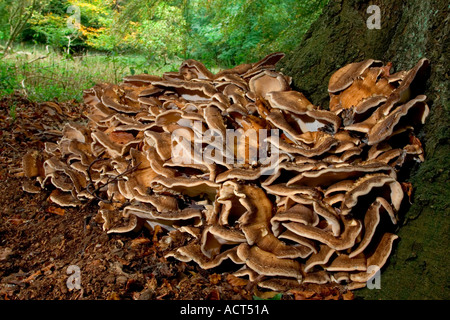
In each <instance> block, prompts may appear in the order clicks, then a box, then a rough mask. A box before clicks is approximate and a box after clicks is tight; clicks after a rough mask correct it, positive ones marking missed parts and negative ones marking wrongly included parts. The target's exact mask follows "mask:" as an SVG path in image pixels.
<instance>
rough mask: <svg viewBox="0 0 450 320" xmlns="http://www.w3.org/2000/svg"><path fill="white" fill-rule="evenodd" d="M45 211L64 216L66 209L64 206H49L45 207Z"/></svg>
mask: <svg viewBox="0 0 450 320" xmlns="http://www.w3.org/2000/svg"><path fill="white" fill-rule="evenodd" d="M45 211H46V212H48V213H54V214H57V215H59V216H63V215H64V213H65V210H64V209H63V208H58V207H48V208H47V209H45Z"/></svg>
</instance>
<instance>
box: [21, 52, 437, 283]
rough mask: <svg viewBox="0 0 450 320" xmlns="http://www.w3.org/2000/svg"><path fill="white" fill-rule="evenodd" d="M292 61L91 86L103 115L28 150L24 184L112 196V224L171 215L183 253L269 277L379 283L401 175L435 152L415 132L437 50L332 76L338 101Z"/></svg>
mask: <svg viewBox="0 0 450 320" xmlns="http://www.w3.org/2000/svg"><path fill="white" fill-rule="evenodd" d="M283 56H284V54H282V53H274V54H271V55H269V56H267V57H265V58H264V59H262V60H261V61H259V62H256V63H248V64H243V65H239V66H237V67H234V68H232V69H228V70H222V71H220V72H218V73H217V74H213V73H212V72H211V71H209V70H208V69H207V68H206V67H205V66H204V65H203V64H202V63H201V62H198V61H195V60H187V61H185V62H183V63H182V65H181V67H180V68H179V70H178V71H177V72H168V73H165V74H163V75H162V76H151V75H133V76H128V77H125V78H124V79H123V82H122V83H120V84H97V85H96V86H94V87H93V88H92V89H89V90H86V91H85V92H84V99H85V103H86V104H87V105H88V106H89V112H88V119H89V121H88V123H87V124H82V125H80V124H73V123H68V124H67V125H66V127H65V128H64V130H63V131H62V137H61V139H60V140H59V141H58V142H57V143H47V144H46V145H45V152H44V153H43V154H40V153H38V152H37V151H31V152H29V153H27V154H26V155H25V157H24V158H23V169H24V172H25V175H26V177H27V178H28V180H27V182H26V183H25V184H24V190H25V191H28V192H38V190H39V188H49V189H53V192H52V193H51V196H50V200H51V201H53V202H55V203H56V204H58V205H61V206H79V205H80V204H82V203H85V202H87V201H96V202H98V204H99V210H98V212H99V213H98V214H99V219H98V221H101V222H102V223H103V229H104V230H105V231H106V232H108V233H114V232H131V231H135V230H138V229H139V228H142V227H144V226H145V227H148V228H155V227H156V226H159V227H161V228H162V229H164V230H166V235H165V236H164V237H163V239H162V240H161V241H164V242H165V243H166V244H167V245H166V246H165V248H166V250H167V252H166V257H167V258H169V257H170V258H175V259H178V260H180V261H185V262H187V261H193V263H197V264H198V265H199V266H200V267H201V268H205V269H208V268H214V267H217V266H219V265H220V264H222V263H223V261H225V260H229V262H230V263H226V264H224V266H227V267H229V268H230V270H229V271H230V272H234V275H235V276H239V277H249V278H250V280H251V281H257V282H258V285H259V286H261V287H264V288H272V289H276V290H288V289H290V288H291V289H292V288H297V287H299V286H302V285H304V284H308V283H315V284H330V283H334V284H335V285H342V286H346V287H347V288H349V289H353V288H360V287H364V286H365V282H366V281H367V280H368V279H370V278H371V277H372V276H373V268H371V266H376V267H377V268H381V267H383V265H384V264H385V263H386V262H387V260H388V257H389V255H390V253H391V251H392V248H393V243H394V240H395V239H396V238H397V236H396V235H395V230H396V225H397V223H398V221H399V212H401V211H400V210H401V208H402V203H403V201H404V191H403V189H402V185H401V181H399V180H398V179H399V177H400V176H402V177H403V176H405V175H400V174H399V172H400V171H401V170H408V163H409V162H411V161H418V162H421V161H423V160H424V157H423V149H422V146H421V144H420V141H419V140H418V139H417V137H416V136H415V130H416V129H417V126H418V125H421V124H423V123H424V121H425V119H426V117H427V115H428V113H429V108H428V106H427V104H426V97H425V96H424V95H423V94H422V92H421V90H420V89H421V88H422V87H423V85H422V84H423V81H424V74H425V71H426V68H427V67H428V66H429V61H428V60H427V59H422V60H420V61H419V62H418V64H417V65H416V66H415V67H414V68H412V69H411V70H409V71H400V72H397V73H395V74H391V73H390V69H391V66H392V65H391V63H388V64H386V65H384V64H383V62H381V61H376V60H372V59H371V60H366V61H362V62H356V63H351V64H349V65H347V66H345V67H343V68H341V69H339V70H337V71H336V73H334V74H333V75H332V76H331V78H330V82H329V88H328V92H329V95H330V108H329V110H325V109H323V108H321V107H320V106H314V105H313V104H312V103H311V102H310V101H308V100H307V98H306V97H305V96H304V95H303V94H302V93H301V92H297V91H295V90H293V89H292V88H291V87H290V85H291V78H290V77H289V76H286V75H284V74H283V73H281V72H279V71H276V68H275V64H276V63H277V62H278V61H279V60H280V59H282V58H283ZM384 222H386V223H384ZM180 236H181V237H182V238H183V239H185V240H184V241H181V242H180V241H172V240H171V239H179V238H180ZM233 265H235V266H236V267H235V268H234V269H233Z"/></svg>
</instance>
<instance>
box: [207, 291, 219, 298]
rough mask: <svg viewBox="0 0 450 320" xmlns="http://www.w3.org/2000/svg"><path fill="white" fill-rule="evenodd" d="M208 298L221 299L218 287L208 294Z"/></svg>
mask: <svg viewBox="0 0 450 320" xmlns="http://www.w3.org/2000/svg"><path fill="white" fill-rule="evenodd" d="M206 300H220V294H219V291H218V290H217V289H213V290H211V292H210V293H208V295H207V296H206Z"/></svg>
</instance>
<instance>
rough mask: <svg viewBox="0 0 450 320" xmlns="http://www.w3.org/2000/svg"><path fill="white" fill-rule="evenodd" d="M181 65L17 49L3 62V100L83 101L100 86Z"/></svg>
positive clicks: (0, 83)
mask: <svg viewBox="0 0 450 320" xmlns="http://www.w3.org/2000/svg"><path fill="white" fill-rule="evenodd" d="M179 64H180V61H170V62H168V63H166V64H164V65H161V64H158V63H156V62H152V61H151V60H149V59H148V58H147V57H146V56H145V55H143V54H126V55H119V54H117V53H115V52H112V53H85V54H83V55H78V56H73V55H68V54H65V53H61V52H57V51H53V50H51V49H50V50H46V48H44V47H24V46H22V47H17V48H16V51H15V52H14V53H12V54H10V55H8V56H6V57H4V58H3V59H0V98H1V97H3V96H7V95H10V94H13V93H14V92H19V93H20V94H22V95H24V96H26V97H27V98H28V99H29V100H31V101H52V100H59V101H69V100H76V101H81V100H82V96H83V90H85V89H88V88H91V87H92V86H93V85H94V84H96V83H100V82H108V83H119V82H120V81H121V80H122V78H123V77H124V76H126V75H130V74H140V73H149V74H156V75H159V74H162V73H163V72H166V71H175V70H177V69H178V66H179Z"/></svg>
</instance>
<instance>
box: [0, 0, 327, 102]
mask: <svg viewBox="0 0 450 320" xmlns="http://www.w3.org/2000/svg"><path fill="white" fill-rule="evenodd" d="M327 2H328V0H313V1H295V0H283V1H275V0H268V1H266V0H264V1H263V0H255V1H244V0H234V1H228V0H169V1H160V0H147V1H139V0H85V1H82V0H64V1H61V0H2V1H0V45H1V47H0V59H1V60H0V96H1V95H5V94H10V93H12V92H13V91H14V90H22V91H23V93H24V94H26V95H28V96H29V97H30V98H31V99H33V100H51V99H54V98H58V99H62V100H68V99H77V100H81V95H82V90H83V89H86V88H89V87H91V86H93V85H94V84H95V83H97V82H100V81H105V82H118V81H120V79H121V78H122V77H123V76H124V75H130V74H135V73H149V74H161V73H163V72H165V71H173V70H177V68H178V66H179V65H180V63H181V61H183V60H185V59H188V58H190V59H197V60H200V61H202V62H203V63H204V64H205V65H206V66H207V67H208V68H210V69H211V70H213V71H218V70H219V69H225V68H229V67H233V66H235V65H237V64H240V63H243V62H252V61H253V62H254V61H257V60H259V59H260V58H262V57H263V56H265V55H267V54H269V53H271V52H274V51H283V52H289V51H291V50H293V49H294V48H295V47H296V46H297V45H298V43H299V42H300V39H301V38H302V36H303V34H304V33H305V32H306V31H307V30H308V28H309V26H310V24H311V23H312V22H313V21H314V20H316V19H317V17H318V16H319V15H320V13H321V11H322V8H323V7H324V6H325V4H326V3H327ZM68 22H69V24H68Z"/></svg>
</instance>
